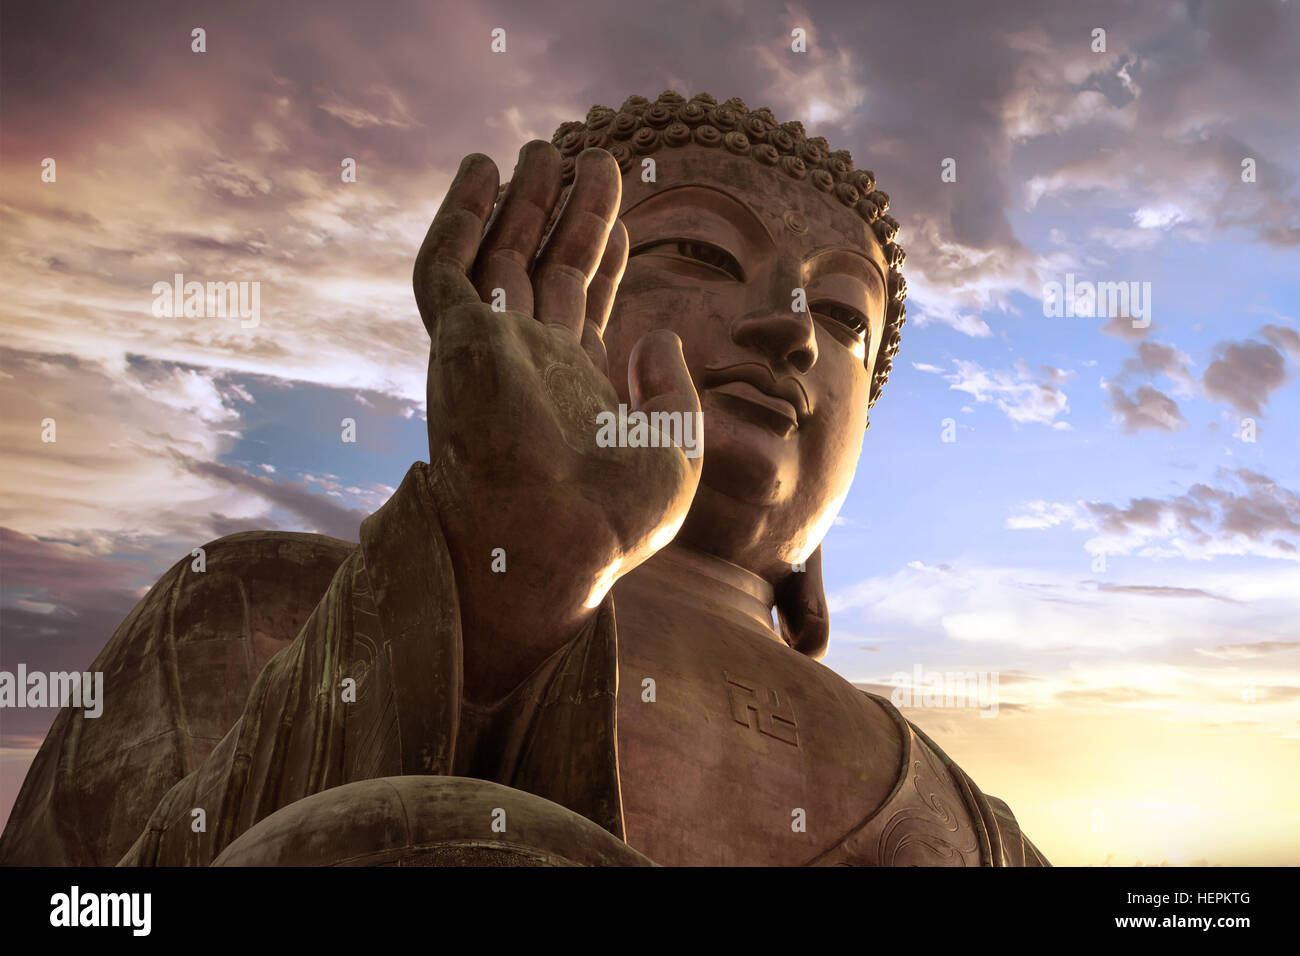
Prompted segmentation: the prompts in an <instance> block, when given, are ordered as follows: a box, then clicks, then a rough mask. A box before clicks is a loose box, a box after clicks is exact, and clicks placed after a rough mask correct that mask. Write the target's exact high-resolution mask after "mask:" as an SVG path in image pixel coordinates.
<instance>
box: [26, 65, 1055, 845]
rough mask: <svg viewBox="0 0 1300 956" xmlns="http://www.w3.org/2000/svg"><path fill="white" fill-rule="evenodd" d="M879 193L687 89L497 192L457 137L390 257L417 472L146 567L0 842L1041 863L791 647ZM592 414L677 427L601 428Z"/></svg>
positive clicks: (883, 327)
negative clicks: (407, 289) (142, 592)
mask: <svg viewBox="0 0 1300 956" xmlns="http://www.w3.org/2000/svg"><path fill="white" fill-rule="evenodd" d="M888 206H889V197H888V196H887V195H886V194H885V193H883V192H881V191H880V190H879V189H877V187H876V183H875V177H874V176H873V174H872V173H871V172H868V171H866V170H857V169H855V168H854V166H853V163H852V160H851V158H850V156H849V154H848V153H846V152H831V151H830V150H829V148H828V146H827V144H826V142H825V140H823V139H820V138H816V137H813V138H810V137H808V136H806V135H805V132H804V129H803V127H802V126H801V125H800V124H798V123H784V124H778V123H777V122H776V120H775V118H774V117H773V115H772V113H771V111H770V110H767V109H757V110H749V109H747V108H746V107H745V105H744V104H743V103H742V102H741V101H740V100H734V99H733V100H729V101H727V102H725V103H722V104H719V103H718V102H717V101H716V100H715V99H714V98H712V97H710V96H708V95H705V94H700V95H697V96H695V97H694V98H692V99H690V100H687V99H685V98H684V97H682V96H680V95H678V94H676V93H674V92H672V91H669V92H665V93H664V94H662V95H661V96H660V97H659V98H658V99H657V100H656V101H654V102H651V101H650V100H647V99H645V98H643V97H638V96H633V97H631V98H629V99H628V100H627V101H626V102H625V103H624V104H623V105H622V107H621V108H620V109H618V110H613V109H607V108H604V107H595V108H593V109H592V110H591V111H590V112H589V113H588V115H587V118H586V121H585V122H575V123H567V124H565V125H564V126H562V127H560V129H559V131H558V132H557V133H556V135H555V137H554V139H553V141H552V142H551V143H546V142H541V141H536V142H532V143H528V144H527V145H525V146H524V147H523V149H522V150H521V152H520V154H519V160H518V164H517V166H516V168H515V170H514V173H513V175H512V177H511V179H510V181H509V183H508V184H507V185H506V186H505V187H500V185H499V182H498V173H497V170H496V168H495V166H494V165H493V163H492V162H491V161H490V160H489V159H488V158H487V157H485V156H482V155H471V156H468V157H466V159H465V160H464V161H463V163H462V164H461V167H460V169H459V172H458V173H457V175H456V177H455V179H454V181H453V182H452V184H451V187H450V188H449V190H448V193H447V195H446V198H445V199H444V201H443V203H442V206H441V207H440V209H439V211H438V213H437V215H436V217H435V219H434V221H433V224H432V226H431V227H430V229H429V233H428V236H427V237H426V239H425V241H424V244H423V246H422V247H421V249H420V251H419V254H418V256H417V258H416V263H415V275H414V286H415V296H416V302H417V304H418V306H419V310H420V314H421V317H422V319H423V321H424V324H425V326H426V328H427V330H428V333H429V336H430V342H431V347H430V359H429V375H428V429H429V462H428V463H427V464H426V463H424V462H417V463H416V464H415V465H413V466H412V467H411V469H410V471H409V472H408V473H407V475H406V478H405V480H404V481H403V482H402V484H401V487H400V488H399V489H398V490H397V492H396V493H395V494H394V495H393V497H392V498H391V499H390V500H389V501H388V502H387V503H386V504H385V505H384V506H383V507H382V508H381V509H380V510H379V511H377V512H376V513H375V514H373V515H371V516H370V517H369V518H367V519H366V520H365V522H364V523H363V524H362V526H361V530H360V539H361V540H360V543H359V544H351V543H348V542H343V541H339V540H336V539H332V538H326V537H324V536H321V535H308V534H289V533H279V532H276V533H269V532H253V533H246V534H237V535H232V536H229V537H226V538H222V539H220V540H218V541H216V542H212V543H211V544H209V545H207V546H206V569H205V570H203V571H201V572H200V571H196V570H195V569H194V567H193V566H192V564H191V562H190V560H189V559H188V558H186V559H185V560H183V561H181V562H179V563H178V564H177V565H176V566H175V567H173V568H172V569H171V571H169V572H168V573H167V574H166V575H165V576H164V577H163V578H162V579H161V580H160V581H159V582H158V584H157V585H156V586H155V587H154V588H153V589H152V590H151V591H150V592H149V593H148V595H147V596H145V597H144V598H143V599H142V600H141V602H140V604H139V605H138V606H137V607H136V609H135V610H134V611H133V612H132V613H131V615H130V616H129V617H128V618H127V620H126V621H125V622H124V623H123V624H122V626H121V627H120V628H119V629H118V631H117V632H116V633H115V635H114V636H113V638H112V640H111V641H110V642H109V644H108V646H107V647H106V648H105V650H104V651H103V652H102V653H101V655H100V657H99V658H98V659H97V660H96V662H95V664H94V665H93V669H95V670H102V671H104V672H105V687H106V702H105V712H104V715H103V716H102V717H101V718H99V719H98V720H87V719H85V718H84V716H83V715H81V714H80V713H78V712H73V711H65V712H63V713H61V714H60V716H59V717H58V719H57V720H56V723H55V725H54V727H53V729H52V731H51V733H50V734H49V736H48V738H47V740H46V741H45V744H44V746H43V747H42V748H41V751H40V753H39V755H38V757H37V758H36V760H35V762H34V764H33V766H32V769H31V771H30V773H29V775H28V778H27V780H26V782H25V784H24V787H23V790H22V793H21V795H20V797H19V800H18V803H17V805H16V806H15V809H14V812H13V815H12V817H11V819H10V822H9V825H8V827H7V829H6V830H5V833H4V835H3V838H2V839H0V862H4V863H10V864H13V863H26V864H61V863H80V864H101V865H109V864H114V863H119V864H123V865H142V866H148V865H208V864H215V865H226V864H231V865H250V864H252V865H289V864H320V865H345V864H351V865H378V864H384V865H499V864H508V865H575V864H593V865H652V864H661V865H761V866H787V865H860V866H895V865H937V866H950V865H951V866H1013V865H1015V866H1019V865H1029V866H1040V865H1047V864H1046V861H1045V860H1044V858H1043V856H1042V855H1041V854H1040V853H1039V852H1038V850H1037V849H1036V848H1035V847H1034V845H1033V844H1032V843H1031V842H1030V841H1029V839H1028V838H1027V837H1025V836H1024V835H1023V834H1022V833H1021V832H1020V829H1019V827H1018V825H1017V823H1016V820H1015V817H1014V815H1013V814H1012V812H1011V811H1010V809H1009V808H1008V807H1007V805H1006V804H1005V803H1003V802H1002V801H1000V800H998V799H997V798H994V797H991V796H986V795H985V794H983V793H982V792H981V791H980V789H979V788H978V787H977V786H976V785H975V783H974V782H973V781H972V780H971V779H970V777H969V776H967V775H966V774H965V773H964V772H963V771H962V770H961V769H960V768H959V767H958V766H957V765H956V764H955V763H954V762H953V761H952V760H951V759H949V758H948V757H947V756H946V755H945V754H944V752H943V751H942V750H941V749H940V748H939V747H938V746H937V745H936V744H935V743H934V742H933V741H931V740H930V739H929V738H928V737H927V736H926V735H925V734H924V733H923V732H922V731H921V730H920V729H919V728H918V727H916V726H915V725H914V724H912V723H910V722H909V721H908V720H907V719H905V718H904V717H903V716H902V714H901V713H900V712H899V711H898V710H897V709H896V708H895V707H894V706H893V705H892V704H891V703H890V702H889V701H888V700H886V699H883V698H881V697H879V696H875V695H872V694H870V693H865V692H863V691H861V690H859V689H857V688H855V687H854V686H853V685H851V684H850V683H849V682H848V681H846V680H844V679H843V678H842V677H840V676H839V675H838V674H836V673H834V672H833V671H831V670H830V669H829V668H827V667H825V666H824V665H823V664H821V663H820V662H819V658H820V657H821V656H822V655H823V654H824V652H825V649H826V646H827V640H828V634H829V617H828V613H827V607H826V599H825V596H824V593H823V587H822V577H821V549H820V544H821V541H822V538H823V536H824V535H825V533H826V531H827V530H828V528H829V527H830V525H831V523H832V521H833V519H834V517H835V514H836V512H837V510H838V508H839V507H840V505H841V503H842V502H843V501H844V499H845V496H846V495H847V494H848V491H849V487H850V484H851V482H852V479H853V474H854V471H855V468H856V465H857V462H858V458H859V455H860V453H861V450H862V443H863V440H864V437H865V434H866V430H867V424H868V414H869V409H870V408H871V406H872V405H874V404H875V402H876V401H877V399H878V398H879V397H880V395H881V391H882V389H883V387H884V385H885V383H886V380H887V378H888V375H889V370H890V366H891V364H892V360H893V358H894V356H895V354H896V353H897V351H898V347H899V340H900V330H901V327H902V325H903V321H904V314H905V313H904V305H903V302H904V298H905V294H906V286H905V284H904V282H903V279H902V276H901V274H900V268H901V266H902V263H903V258H904V256H903V250H902V249H901V248H900V246H899V245H898V244H897V242H896V241H895V240H896V238H897V233H898V223H897V221H895V220H894V219H893V218H892V217H890V216H889V215H888V213H887V209H888ZM629 410H630V413H629ZM615 411H618V413H619V414H620V415H623V416H624V417H625V418H627V419H629V420H630V419H631V417H633V416H636V415H637V414H638V413H640V414H641V415H642V416H645V419H643V420H642V421H643V422H644V421H645V420H646V419H648V420H649V421H651V422H659V423H661V424H662V423H663V422H666V421H669V420H676V421H683V422H692V421H694V422H702V426H703V427H702V432H696V433H695V437H696V438H697V439H699V441H697V443H696V445H695V446H693V447H692V446H689V445H688V443H687V442H683V441H681V440H674V441H668V440H665V441H649V442H647V441H639V442H635V441H630V440H629V441H613V442H611V441H601V440H598V438H599V434H600V428H599V426H598V424H597V423H598V422H600V421H601V420H602V416H609V415H611V414H613V413H615ZM673 416H676V418H675V419H674V418H673ZM654 430H655V429H654V427H653V426H652V428H651V431H654ZM683 434H686V435H690V434H691V431H690V430H689V429H687V430H686V431H685V432H684V433H683ZM643 436H644V429H643ZM679 437H680V436H679ZM701 452H702V453H701Z"/></svg>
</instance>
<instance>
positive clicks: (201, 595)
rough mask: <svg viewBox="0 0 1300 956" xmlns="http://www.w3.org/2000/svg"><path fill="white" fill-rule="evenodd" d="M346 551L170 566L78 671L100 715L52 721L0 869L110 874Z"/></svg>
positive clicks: (312, 547) (258, 544) (260, 544)
mask: <svg viewBox="0 0 1300 956" xmlns="http://www.w3.org/2000/svg"><path fill="white" fill-rule="evenodd" d="M356 547H357V546H356V545H355V544H352V543H350V542H347V541H342V540H340V539H338V538H331V537H328V536H326V535H320V534H299V533H292V532H285V531H251V532H244V533H240V534H232V535H227V536H225V537H222V538H218V539H216V540H215V541H209V542H208V543H206V544H204V545H201V546H199V547H196V548H194V549H192V550H191V552H190V553H189V554H188V555H185V556H184V557H182V558H181V559H180V560H179V561H177V562H176V563H175V564H174V565H172V567H171V568H170V569H168V570H167V572H166V573H164V574H163V575H162V577H161V578H159V579H158V581H157V582H156V583H155V584H154V586H153V587H152V588H150V589H149V592H148V593H147V594H145V596H144V597H143V598H141V599H140V601H139V602H138V603H137V604H136V606H135V607H134V608H133V609H132V611H131V613H130V614H129V615H127V617H126V619H125V620H124V621H123V622H122V623H121V625H119V627H118V628H117V630H116V631H115V632H114V633H113V636H112V637H111V638H110V639H109V641H108V643H107V644H106V645H105V646H104V649H103V650H102V651H100V653H99V655H98V656H97V657H96V658H95V660H94V662H93V663H92V664H91V665H90V667H89V670H90V671H92V672H99V673H102V674H103V675H104V698H105V700H104V706H103V713H102V714H101V715H100V716H99V717H96V718H88V717H87V716H86V715H85V712H84V711H81V710H74V709H69V708H65V709H64V710H63V711H61V712H60V713H59V715H58V717H56V718H55V722H54V725H53V727H52V728H51V729H50V732H49V733H48V734H47V735H46V738H45V741H44V742H43V743H42V745H41V748H40V750H39V751H38V752H37V755H36V757H35V759H34V760H33V762H32V766H31V768H30V770H29V771H28V774H27V778H26V780H25V781H24V783H23V787H22V790H21V792H20V794H19V797H18V800H17V801H16V803H15V804H14V808H13V811H12V813H11V814H10V817H9V821H8V825H7V826H6V828H5V832H4V835H3V837H0V862H4V863H42V864H45V865H50V864H56V863H63V864H83V865H84V864H91V865H105V864H112V863H115V862H116V861H117V859H118V857H120V856H121V854H122V853H123V852H124V851H125V849H126V848H127V847H128V846H130V844H131V842H132V840H134V839H135V837H136V836H137V835H138V834H139V832H140V829H141V828H142V827H143V826H144V823H145V821H146V820H147V819H148V816H149V813H150V812H151V811H152V810H153V808H154V806H156V805H157V802H158V800H159V798H160V797H161V796H162V794H164V793H166V792H167V790H168V789H169V788H170V787H171V786H172V785H173V784H175V783H176V781H178V780H180V779H181V778H182V777H184V776H185V775H186V774H187V773H189V772H190V771H192V770H193V769H194V768H195V767H197V766H198V765H199V764H200V763H202V762H203V760H204V758H206V757H207V755H208V753H209V752H211V750H212V748H213V747H214V746H216V744H217V743H218V742H219V741H220V740H221V738H222V737H223V736H224V735H225V734H226V732H227V731H228V730H229V729H230V727H231V726H233V724H234V723H235V721H236V720H237V719H238V718H239V715H240V714H241V713H242V711H243V708H244V704H245V701H246V700H247V698H248V692H249V689H250V688H251V687H252V685H253V682H254V681H255V680H256V679H257V676H258V674H259V673H261V670H262V668H263V667H264V666H265V665H266V663H267V661H269V660H270V659H271V657H273V656H274V655H275V654H276V653H278V652H279V651H280V649H281V648H283V647H285V646H287V645H288V644H289V643H290V642H292V641H293V639H294V638H295V637H296V636H297V634H298V631H299V630H300V629H301V628H302V626H303V624H304V623H305V622H306V621H307V618H308V617H309V616H310V615H311V612H312V610H313V609H314V608H315V607H316V604H317V603H318V602H319V601H320V599H321V597H322V596H323V595H324V593H325V592H326V590H327V589H328V588H329V585H330V581H331V580H332V579H333V577H334V574H335V572H336V571H337V570H338V568H339V566H340V565H342V564H343V562H344V561H345V560H346V559H347V557H348V555H349V554H350V553H352V552H353V551H354V550H355V549H356ZM56 808H57V812H56Z"/></svg>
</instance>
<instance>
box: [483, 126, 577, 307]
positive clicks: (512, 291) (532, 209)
mask: <svg viewBox="0 0 1300 956" xmlns="http://www.w3.org/2000/svg"><path fill="white" fill-rule="evenodd" d="M560 162H561V160H560V151H559V150H558V149H556V148H555V147H554V146H552V145H551V144H550V143H547V142H544V141H542V140H540V139H535V140H533V141H532V142H531V143H525V144H524V148H523V149H521V150H520V151H519V163H518V165H516V166H515V172H514V175H513V176H512V177H511V179H510V185H509V186H507V187H506V194H505V197H504V198H503V199H502V200H501V204H500V206H499V208H498V209H497V214H496V217H495V218H494V219H493V221H492V222H491V224H490V225H489V226H488V230H487V233H486V235H484V236H483V242H482V243H481V244H480V245H479V250H478V257H477V258H476V259H475V260H474V286H475V288H477V289H478V294H479V298H481V299H483V301H485V302H489V301H492V300H493V298H494V297H495V296H496V294H497V293H496V290H497V289H501V290H502V291H503V292H504V293H505V305H506V308H507V309H512V310H514V311H516V312H524V313H526V314H528V315H532V314H533V281H532V279H531V278H530V277H529V275H528V269H529V266H531V265H532V263H533V259H534V257H536V255H537V248H538V246H540V245H541V243H542V232H543V231H544V230H545V229H546V223H547V222H548V221H549V219H550V217H551V211H552V210H553V209H554V208H555V203H556V200H557V199H559V197H560Z"/></svg>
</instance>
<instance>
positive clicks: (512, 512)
mask: <svg viewBox="0 0 1300 956" xmlns="http://www.w3.org/2000/svg"><path fill="white" fill-rule="evenodd" d="M497 187H498V176H497V170H496V167H495V166H494V165H493V163H492V161H491V160H490V159H488V158H487V157H486V156H482V155H479V154H473V155H470V156H467V157H466V158H465V159H464V161H463V162H462V163H461V167H460V170H459V172H458V173H457V175H456V178H455V180H454V181H453V183H452V185H451V188H450V189H449V190H448V193H447V196H446V198H445V199H444V200H443V204H442V206H441V208H440V209H439V210H438V213H437V215H436V216H435V217H434V220H433V224H432V225H431V226H430V227H429V233H428V235H427V236H426V238H425V240H424V244H423V245H422V246H421V248H420V252H419V255H418V256H417V258H416V264H415V277H414V283H415V296H416V302H417V303H418V305H419V308H420V315H421V317H422V318H423V319H424V323H425V327H426V328H427V329H428V331H429V336H430V339H431V343H432V344H431V350H430V360H429V381H428V415H429V455H430V461H431V463H432V466H433V467H432V473H433V475H434V480H435V483H436V488H437V494H436V497H437V499H438V500H437V507H438V509H439V515H440V517H441V520H442V523H443V526H444V527H443V530H444V533H445V534H446V536H447V540H448V544H449V546H450V548H451V550H452V557H453V560H454V561H455V569H456V577H457V589H458V592H459V596H460V600H461V604H462V607H461V616H462V625H463V632H464V644H465V647H464V653H465V691H466V695H467V696H469V697H470V698H471V699H485V700H487V699H495V698H497V697H499V696H501V695H502V694H504V693H506V692H508V691H509V690H510V689H511V688H512V687H513V686H515V685H516V684H517V683H518V681H519V680H521V679H522V678H523V677H525V676H527V674H528V673H530V672H531V671H532V670H533V669H534V668H535V667H536V665H537V664H539V663H540V662H541V661H542V660H544V659H545V658H546V657H548V656H549V655H550V654H551V653H552V652H553V651H554V650H555V649H556V648H557V647H558V646H560V644H562V643H564V642H566V641H567V640H569V639H571V638H572V637H573V636H574V635H575V634H576V633H577V632H578V629H579V628H581V627H582V626H583V625H584V623H585V622H586V621H587V620H588V619H589V618H590V616H591V614H592V612H593V610H594V608H596V607H598V606H599V604H600V602H601V600H602V598H603V597H604V595H605V593H606V592H607V591H608V590H609V588H610V587H611V586H612V585H613V584H614V582H615V581H616V580H618V578H619V577H621V576H622V575H623V574H626V573H627V572H628V571H630V570H632V569H633V568H635V567H636V566H637V565H638V564H640V563H641V562H642V561H644V560H645V559H646V558H648V557H649V556H650V555H651V554H653V553H654V552H655V551H656V550H658V549H659V548H661V547H663V546H664V545H665V544H667V543H668V541H670V540H671V539H672V537H673V535H674V534H675V533H676V531H677V529H678V528H679V527H680V526H681V523H682V521H683V520H684V519H685V517H686V513H687V511H688V510H689V508H690V505H691V501H692V500H693V498H694V495H695V491H696V488H697V487H698V485H699V478H700V469H701V464H702V456H701V454H700V451H701V450H702V449H701V447H699V446H697V447H695V448H693V449H691V448H684V447H679V446H674V445H671V444H668V443H667V442H666V441H661V440H660V439H661V438H664V437H666V436H662V435H660V434H659V433H656V437H655V439H654V443H653V444H650V445H648V446H643V447H618V446H613V447H607V443H606V442H603V441H598V440H597V439H598V435H599V434H600V433H601V425H600V421H601V416H602V413H611V414H613V415H615V416H617V415H618V414H619V409H618V401H619V400H618V396H617V392H616V391H615V389H614V387H613V385H612V384H611V383H610V381H609V379H608V377H607V374H606V371H607V370H606V358H605V348H604V345H603V343H602V340H601V336H602V333H603V332H604V328H605V323H606V322H607V321H608V319H609V314H610V310H611V308H612V306H613V302H614V296H615V293H616V292H617V290H618V283H619V280H620V278H621V277H622V274H623V269H624V267H625V265H626V262H627V252H628V241H627V231H626V230H625V229H624V227H623V225H622V223H620V222H619V221H618V208H619V200H620V197H621V194H622V180H621V177H620V173H619V169H618V164H617V163H616V162H615V161H614V159H613V157H612V156H610V154H609V153H608V152H606V151H604V150H599V149H589V150H586V151H585V152H583V153H582V154H580V155H579V156H578V158H577V164H576V175H575V179H574V184H573V187H572V189H571V191H570V193H569V195H568V197H567V200H566V202H565V205H564V207H563V209H562V210H561V211H560V213H559V216H558V217H557V218H556V219H555V223H554V226H553V228H552V229H551V231H550V233H549V235H547V236H543V232H544V231H545V230H546V228H547V224H548V222H550V220H551V218H552V213H553V210H554V209H555V206H556V203H557V201H558V200H559V196H560V192H561V176H560V156H559V153H558V152H557V151H556V150H555V148H554V147H553V146H551V145H550V144H549V143H545V142H541V141H534V142H531V143H528V144H527V145H526V146H525V147H524V148H523V149H522V150H521V151H520V154H519V163H518V166H517V168H516V170H515V175H514V178H513V179H512V180H511V182H510V185H509V187H508V188H507V190H506V193H505V195H504V197H502V199H501V202H500V203H499V204H495V199H496V195H497ZM494 205H496V211H495V216H493V218H492V219H491V223H490V225H488V219H489V215H490V214H492V212H493V207H494ZM485 225H486V230H485ZM620 371H621V370H620ZM627 375H628V386H629V395H630V396H631V401H632V409H631V411H634V412H635V411H641V412H644V413H656V412H657V413H667V414H668V415H676V416H680V418H679V421H683V422H684V421H685V417H686V416H691V421H690V426H689V427H691V428H692V432H691V433H688V434H692V435H693V436H694V437H696V438H698V437H699V436H700V427H701V425H700V423H701V416H700V414H699V412H700V403H699V397H698V395H697V394H696V392H695V388H694V386H693V384H692V382H691V378H690V373H689V372H688V371H687V368H686V364H685V361H684V359H683V358H682V352H681V343H680V341H679V340H678V339H677V337H676V336H675V335H674V334H673V333H671V332H667V331H659V332H651V333H649V334H647V335H646V336H644V337H643V338H642V339H641V340H640V341H639V342H638V343H637V345H636V347H635V348H634V349H633V351H632V355H631V359H630V362H629V368H628V370H627ZM625 411H626V410H625ZM659 420H660V421H664V420H666V419H659ZM496 549H501V552H497V551H496ZM502 552H503V554H504V556H503V557H502ZM494 554H496V555H497V559H496V565H497V570H493V564H494ZM502 563H504V567H505V570H504V571H501V570H500V567H501V566H502Z"/></svg>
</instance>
